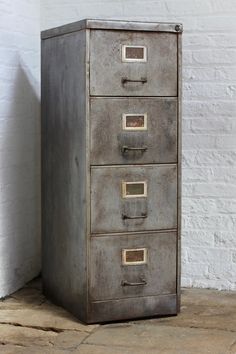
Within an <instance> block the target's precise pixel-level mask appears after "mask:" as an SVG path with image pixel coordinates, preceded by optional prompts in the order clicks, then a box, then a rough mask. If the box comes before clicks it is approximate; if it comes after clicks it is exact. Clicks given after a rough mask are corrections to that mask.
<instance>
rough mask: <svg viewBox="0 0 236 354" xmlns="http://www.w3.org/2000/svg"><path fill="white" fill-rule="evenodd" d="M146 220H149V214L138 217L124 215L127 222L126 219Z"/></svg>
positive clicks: (123, 217)
mask: <svg viewBox="0 0 236 354" xmlns="http://www.w3.org/2000/svg"><path fill="white" fill-rule="evenodd" d="M146 218H147V214H142V215H136V216H128V215H126V214H122V219H123V220H126V219H146Z"/></svg>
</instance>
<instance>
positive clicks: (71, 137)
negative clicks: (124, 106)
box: [42, 31, 87, 319]
mask: <svg viewBox="0 0 236 354" xmlns="http://www.w3.org/2000/svg"><path fill="white" fill-rule="evenodd" d="M86 204H87V203H86V33H85V31H80V32H75V33H71V34H67V35H64V36H59V37H54V38H49V39H46V40H43V41H42V209H43V210H42V222H43V227H42V248H43V271H42V272H43V287H44V292H45V294H46V295H47V296H49V297H50V298H51V299H52V300H53V301H54V302H57V303H58V304H60V305H62V306H64V307H66V308H67V309H69V310H70V311H71V312H73V313H74V314H75V315H77V316H78V317H79V318H81V319H84V318H85V316H86V297H87V295H86V294H87V286H86V284H87V276H86V271H87V269H86V268H87V267H86V253H87V237H86V234H87V230H86V220H87V218H86V207H87V205H86Z"/></svg>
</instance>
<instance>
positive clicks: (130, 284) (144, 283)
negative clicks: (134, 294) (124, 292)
mask: <svg viewBox="0 0 236 354" xmlns="http://www.w3.org/2000/svg"><path fill="white" fill-rule="evenodd" d="M121 285H122V286H140V285H147V281H146V280H145V279H140V282H137V283H132V282H129V281H127V280H123V281H122V282H121Z"/></svg>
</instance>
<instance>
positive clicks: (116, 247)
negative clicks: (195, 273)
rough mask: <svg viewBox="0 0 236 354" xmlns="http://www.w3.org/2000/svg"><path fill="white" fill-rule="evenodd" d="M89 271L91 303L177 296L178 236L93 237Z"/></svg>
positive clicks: (152, 234)
mask: <svg viewBox="0 0 236 354" xmlns="http://www.w3.org/2000/svg"><path fill="white" fill-rule="evenodd" d="M142 250H143V254H142ZM137 260H139V263H138V261H137ZM142 260H143V262H142ZM90 269H91V273H90V299H91V300H92V301H96V300H108V299H121V298H126V297H132V296H148V295H164V294H174V293H176V233H175V232H169V233H149V234H148V233H147V234H139V235H137V234H136V235H127V234H126V235H122V236H115V237H111V236H109V235H108V236H101V237H92V238H91V254H90Z"/></svg>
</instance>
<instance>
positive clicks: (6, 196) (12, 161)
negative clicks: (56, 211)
mask: <svg viewBox="0 0 236 354" xmlns="http://www.w3.org/2000/svg"><path fill="white" fill-rule="evenodd" d="M39 9H40V6H39V0H17V1H8V0H0V297H3V296H5V295H7V294H9V293H12V292H13V291H15V290H16V289H18V288H19V287H21V286H22V285H24V284H25V283H26V282H27V281H29V280H30V279H32V278H33V277H34V276H36V275H37V274H38V273H39V271H40V178H39V177H40V169H39V167H40V153H39V151H40V145H39V143H40V139H39V137H40V135H39V134H40V120H39V119H40V118H39V112H40V109H39V108H40V103H39V58H40V57H39V49H40V48H39V43H40V42H39V32H40V28H39V23H40V19H39V17H40V13H39Z"/></svg>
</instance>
